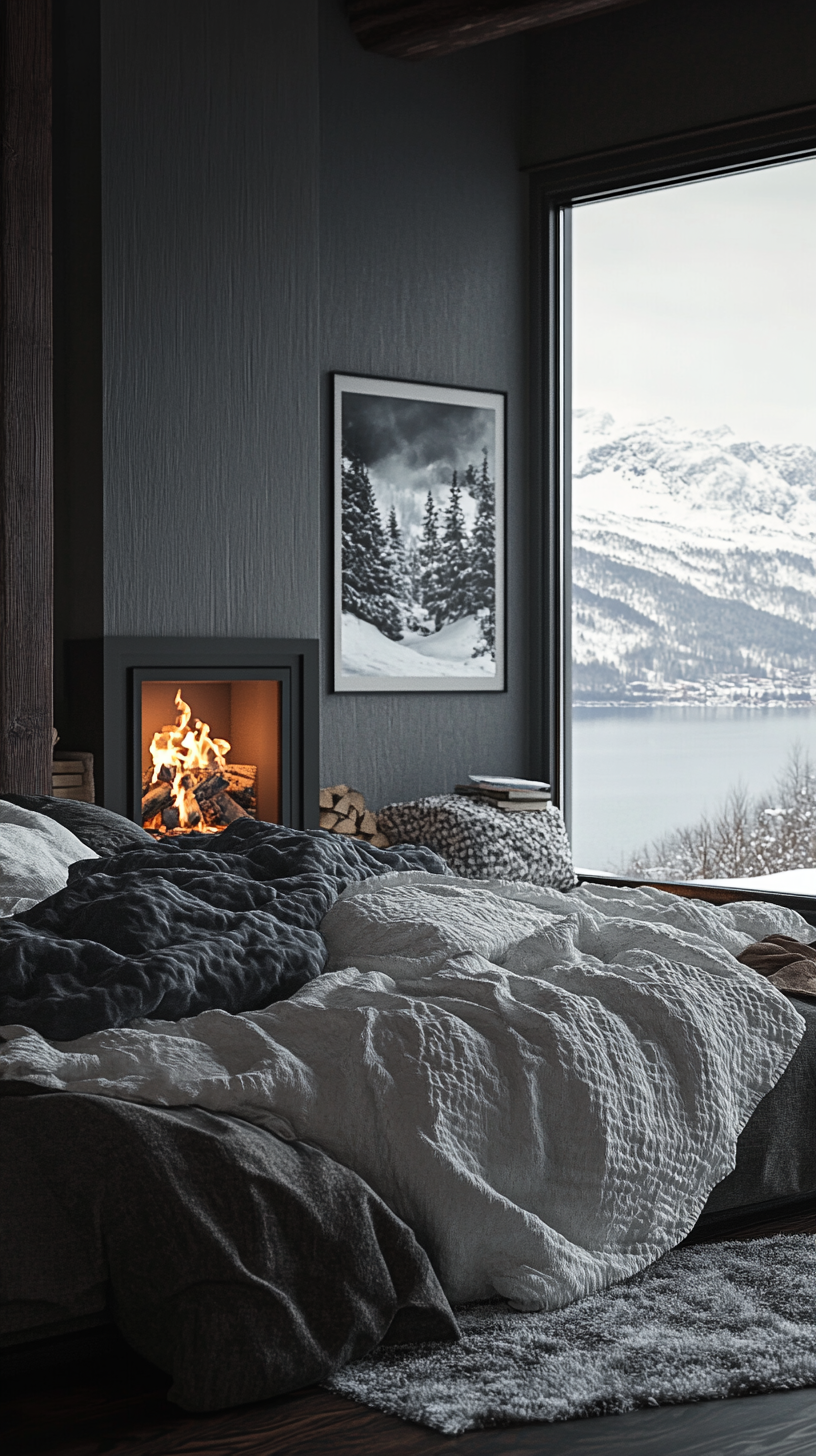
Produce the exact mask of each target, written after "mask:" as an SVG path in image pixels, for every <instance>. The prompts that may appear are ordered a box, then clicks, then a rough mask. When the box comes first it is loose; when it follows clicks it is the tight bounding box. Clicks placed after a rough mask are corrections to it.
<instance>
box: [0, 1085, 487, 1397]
mask: <svg viewBox="0 0 816 1456" xmlns="http://www.w3.org/2000/svg"><path fill="white" fill-rule="evenodd" d="M22 1090H23V1091H24V1090H25V1089H22ZM0 1108H2V1119H0V1158H2V1164H3V1167H4V1168H6V1169H14V1176H13V1177H8V1176H7V1177H6V1179H5V1180H4V1191H3V1198H2V1200H0V1333H3V1334H5V1333H6V1332H7V1331H13V1332H15V1333H17V1332H19V1331H20V1330H22V1329H26V1328H27V1329H28V1330H29V1332H30V1335H31V1336H34V1335H36V1334H37V1327H38V1326H41V1325H42V1324H43V1323H44V1322H46V1321H58V1320H60V1319H65V1318H67V1317H70V1316H71V1315H73V1314H74V1313H75V1312H77V1311H78V1310H80V1309H82V1308H83V1302H84V1305H85V1306H86V1307H90V1308H91V1309H93V1308H98V1307H99V1296H100V1293H101V1295H102V1299H103V1300H104V1299H105V1298H106V1299H107V1305H108V1309H109V1310H110V1313H111V1315H112V1317H113V1318H114V1320H115V1322H116V1324H117V1325H118V1327H119V1329H120V1330H121V1331H122V1333H123V1334H124V1336H125V1338H126V1339H127V1340H128V1341H129V1343H130V1344H131V1345H132V1346H133V1347H134V1349H136V1350H138V1351H139V1353H140V1354H142V1355H144V1356H145V1357H146V1358H147V1359H148V1360H152V1361H153V1363H154V1364H156V1365H158V1366H160V1367H161V1368H162V1369H163V1370H166V1371H168V1373H169V1374H171V1375H172V1376H173V1385H172V1387H171V1390H170V1399H171V1400H174V1401H175V1402H177V1404H179V1405H181V1406H184V1407H185V1408H186V1409H188V1410H217V1409H219V1408H220V1407H222V1406H229V1405H237V1404H239V1403H240V1402H243V1401H251V1400H267V1399H269V1398H270V1397H271V1396H276V1395H281V1394H282V1393H284V1392H285V1391H288V1390H294V1389H297V1387H298V1386H301V1385H308V1384H310V1383H311V1382H313V1381H315V1380H325V1379H327V1377H328V1376H330V1375H331V1374H333V1373H334V1372H335V1371H336V1370H337V1369H338V1368H339V1367H340V1366H341V1365H344V1364H345V1363H346V1362H347V1361H348V1360H355V1359H359V1358H360V1357H361V1356H362V1355H365V1354H368V1353H369V1351H371V1350H372V1349H373V1348H374V1346H375V1345H377V1344H378V1343H379V1342H380V1341H381V1340H382V1339H383V1338H384V1337H386V1336H387V1337H388V1338H389V1339H391V1340H398V1341H402V1342H405V1341H412V1340H433V1339H455V1338H456V1336H457V1334H458V1329H457V1325H456V1321H455V1319H454V1317H453V1314H452V1313H451V1310H450V1307H449V1306H448V1303H447V1301H446V1299H445V1296H444V1294H443V1293H442V1290H441V1288H440V1286H439V1283H438V1280H437V1279H436V1276H435V1274H434V1272H433V1270H432V1268H431V1266H430V1263H429V1261H428V1258H427V1255H426V1254H425V1253H424V1252H423V1251H422V1249H421V1248H420V1247H419V1245H418V1244H417V1241H416V1239H415V1238H414V1236H413V1234H412V1233H411V1231H410V1229H408V1228H406V1227H405V1225H404V1224H403V1223H401V1221H400V1220H399V1219H398V1218H396V1217H395V1215H394V1214H393V1213H392V1212H391V1211H390V1209H388V1208H387V1207H386V1205H385V1204H384V1203H383V1201H382V1199H380V1198H377V1196H376V1194H374V1193H372V1191H371V1189H370V1188H367V1187H366V1185H365V1184H364V1183H363V1181H362V1180H361V1179H360V1178H358V1177H357V1176H356V1174H354V1173H352V1172H351V1171H350V1170H349V1169H348V1168H343V1167H341V1166H340V1165H339V1164H338V1163H335V1162H334V1161H333V1160H332V1159H331V1158H327V1157H326V1156H325V1154H324V1153H321V1152H318V1151H317V1149H315V1148H309V1147H306V1146H304V1145H303V1144H302V1143H297V1142H295V1143H284V1142H281V1141H280V1139H278V1138H275V1137H272V1136H270V1134H269V1133H266V1132H264V1131H263V1130H262V1129H261V1128H257V1127H252V1126H250V1124H249V1123H247V1122H239V1121H238V1120H237V1119H236V1118H230V1117H214V1116H212V1114H210V1113H208V1112H201V1111H198V1110H197V1109H178V1110H174V1111H164V1110H158V1109H156V1108H153V1107H139V1106H136V1105H135V1104H133V1103H126V1102H120V1101H117V1100H114V1099H113V1098H110V1097H74V1096H71V1095H70V1094H68V1095H63V1094H59V1093H57V1094H54V1095H50V1094H46V1095H34V1096H8V1097H4V1098H3V1099H2V1102H0Z"/></svg>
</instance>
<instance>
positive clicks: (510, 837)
mask: <svg viewBox="0 0 816 1456" xmlns="http://www.w3.org/2000/svg"><path fill="white" fill-rule="evenodd" d="M377 825H378V828H379V830H380V833H381V834H385V835H386V836H387V838H388V840H389V842H390V843H391V844H426V845H427V846H428V848H429V849H433V850H435V851H436V853H437V854H440V855H441V856H442V858H443V859H444V860H445V861H446V863H447V865H448V867H449V868H450V869H451V870H452V871H453V873H454V874H455V875H462V876H463V877H464V878H466V879H472V880H530V881H532V883H533V884H534V885H546V886H548V887H551V888H552V889H555V890H571V889H572V886H573V885H574V884H575V872H574V870H573V867H572V850H571V849H570V842H569V839H568V837H567V830H566V826H565V824H564V820H563V818H562V815H561V810H560V809H556V808H555V806H554V805H552V806H550V808H549V809H546V810H544V812H543V813H534V814H504V813H502V811H501V810H500V809H494V808H493V807H492V806H491V805H489V804H479V803H474V801H473V800H472V799H467V798H465V797H464V796H463V795H460V794H435V795H433V796H432V797H431V798H427V799H415V800H413V802H411V803H408V804H387V805H386V807H385V808H384V809H382V810H381V811H380V814H379V816H378V819H377Z"/></svg>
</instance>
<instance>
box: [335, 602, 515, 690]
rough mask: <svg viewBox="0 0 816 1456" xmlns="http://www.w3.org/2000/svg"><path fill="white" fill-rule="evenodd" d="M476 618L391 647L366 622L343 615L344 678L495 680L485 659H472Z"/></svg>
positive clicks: (478, 632) (411, 636) (407, 637)
mask: <svg viewBox="0 0 816 1456" xmlns="http://www.w3.org/2000/svg"><path fill="white" fill-rule="evenodd" d="M481 635H482V633H481V628H480V626H479V622H478V619H477V618H476V617H475V616H470V617H461V618H460V619H459V621H457V622H450V623H448V624H447V625H446V626H444V627H441V628H440V630H439V631H438V632H432V633H431V634H430V635H429V636H427V637H424V636H422V634H421V633H419V632H408V633H406V634H405V636H404V637H403V639H402V641H401V642H392V641H391V639H390V638H388V637H385V636H384V635H383V633H382V632H380V631H379V630H378V628H376V627H374V626H372V624H371V623H370V622H361V621H360V618H359V617H355V616H354V615H353V614H352V613H351V612H344V613H343V628H342V642H343V672H344V674H349V675H354V676H355V677H495V675H496V664H495V662H494V661H493V659H492V658H490V657H474V656H473V650H474V648H475V647H476V646H477V644H478V642H479V640H480V638H481Z"/></svg>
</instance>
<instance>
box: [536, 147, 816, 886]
mask: <svg viewBox="0 0 816 1456" xmlns="http://www.w3.org/2000/svg"><path fill="white" fill-rule="evenodd" d="M566 218H567V223H566V226H565V227H564V228H563V230H562V233H561V240H562V241H561V246H562V250H563V253H564V254H565V256H563V257H562V263H563V267H562V270H561V280H560V281H561V286H562V288H563V304H562V307H563V313H562V317H561V322H562V325H563V330H564V335H565V337H566V339H567V342H568V345H570V347H569V348H566V349H564V351H563V354H562V362H561V367H562V370H563V376H564V377H563V379H562V381H561V383H562V399H563V401H564V402H565V415H566V416H567V417H566V418H565V419H564V420H563V421H562V426H563V429H564V437H565V448H564V450H563V457H562V458H563V466H562V468H563V472H564V476H565V479H564V502H565V511H564V523H563V524H564V529H565V533H566V536H567V548H566V551H565V556H566V559H567V561H569V559H570V551H569V542H570V539H571V568H569V569H568V573H567V580H566V582H565V584H564V585H565V588H566V590H565V613H568V614H569V616H571V672H570V671H569V668H568V666H567V665H566V664H565V672H564V683H565V688H566V692H567V699H566V701H565V703H564V705H563V706H564V736H565V739H566V740H567V747H569V740H570V738H571V772H570V773H569V787H570V788H571V830H572V838H573V848H574V853H575V859H576V863H577V864H578V865H579V866H580V867H581V868H583V869H586V870H591V871H595V872H613V873H617V874H621V873H623V874H630V875H636V876H643V877H645V878H656V879H660V878H663V879H675V880H677V879H683V880H688V879H711V880H718V879H719V880H736V879H744V878H747V879H752V878H755V877H765V876H768V875H780V874H783V875H784V876H785V879H784V880H781V881H779V885H780V888H787V889H790V890H799V891H805V892H808V893H811V892H816V348H814V346H813V337H814V333H816V264H815V263H814V259H816V160H813V159H807V160H800V161H796V162H790V163H788V164H786V165H776V166H770V167H767V166H766V167H764V168H762V169H761V170H754V171H741V172H739V173H736V174H733V175H721V176H719V177H713V178H707V179H706V180H701V181H694V182H687V183H684V184H683V185H675V186H670V187H666V188H663V189H660V190H649V191H644V192H640V193H638V192H634V193H629V194H628V195H623V196H614V197H611V198H599V199H597V200H592V201H588V202H585V203H580V204H576V205H573V206H572V208H571V209H570V210H569V212H568V213H567V214H566ZM570 276H571V286H570V287H569V289H567V287H566V286H564V280H569V279H570ZM570 393H571V407H570ZM570 462H571V463H570ZM564 625H565V628H566V621H565V624H564ZM564 635H565V637H567V636H568V632H567V631H566V630H565V633H564ZM570 677H571V688H570V686H569V683H570ZM565 759H566V761H567V763H569V761H570V759H569V753H568V752H567V753H566V754H565ZM767 883H769V884H770V883H771V882H770V881H769V882H767Z"/></svg>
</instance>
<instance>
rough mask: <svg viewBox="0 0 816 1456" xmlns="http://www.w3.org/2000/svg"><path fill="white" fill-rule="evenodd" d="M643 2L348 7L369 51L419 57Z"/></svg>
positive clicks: (392, 2) (422, 2)
mask: <svg viewBox="0 0 816 1456" xmlns="http://www.w3.org/2000/svg"><path fill="white" fill-rule="evenodd" d="M640 4H643V0H527V3H526V4H523V3H518V0H348V3H347V6H346V9H347V11H348V17H349V21H350V23H351V28H352V30H353V31H354V34H355V35H356V36H357V39H358V40H359V42H360V44H361V45H362V46H364V47H365V49H366V50H369V51H379V53H380V54H381V55H384V56H398V57H400V58H401V59H403V60H411V61H420V60H427V59H429V58H430V57H432V56H444V55H448V54H449V53H450V52H451V51H459V50H463V49H464V47H465V46H472V45H481V43H482V42H483V41H488V40H501V39H502V38H503V37H504V36H508V35H517V34H518V33H519V32H520V31H523V30H540V29H541V28H542V27H543V26H548V25H566V24H568V23H569V22H571V21H574V20H583V19H585V18H586V17H587V16H591V15H599V14H601V13H603V12H605V11H607V10H622V9H623V8H624V7H625V6H628V5H640Z"/></svg>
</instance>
